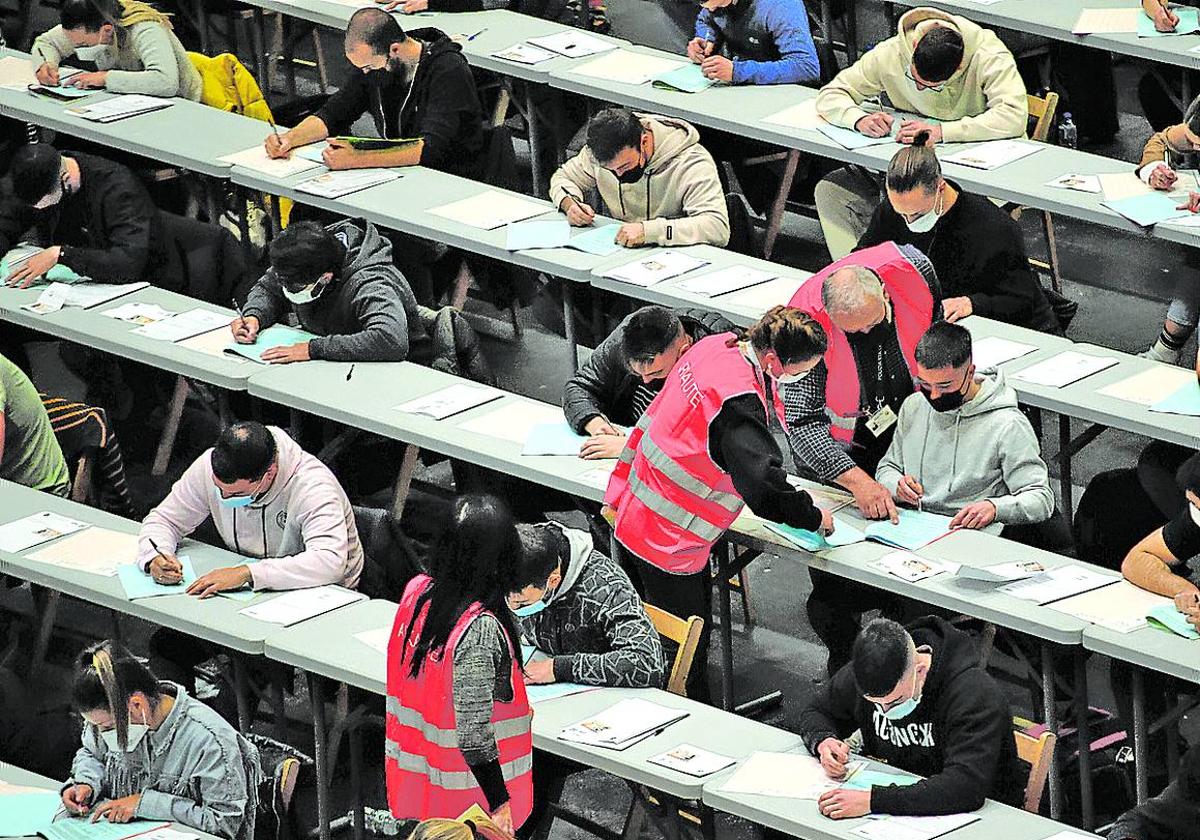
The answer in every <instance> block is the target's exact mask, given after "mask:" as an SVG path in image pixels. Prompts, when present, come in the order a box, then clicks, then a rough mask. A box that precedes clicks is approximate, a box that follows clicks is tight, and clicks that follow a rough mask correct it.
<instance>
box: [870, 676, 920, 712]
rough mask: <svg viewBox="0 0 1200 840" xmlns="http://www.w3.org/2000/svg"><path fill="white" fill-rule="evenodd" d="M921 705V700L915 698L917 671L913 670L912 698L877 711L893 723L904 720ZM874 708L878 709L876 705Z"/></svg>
mask: <svg viewBox="0 0 1200 840" xmlns="http://www.w3.org/2000/svg"><path fill="white" fill-rule="evenodd" d="M919 705H921V698H920V697H918V696H917V669H916V668H914V669H913V696H912V697H909V698H908V699H907V700H905V701H904V702H903V703H897V704H896V705H895V706H892V707H891V708H890V709H880V710H879V711H880V712H881V713H882V714H883V716H884V717H885V718H887V719H888V720H890V721H892V722H893V723H894V722H896V721H898V720H904V719H905V718H906V717H908V716H909V715H911V714H912V713H913V712H915V711H916V710H917V706H919ZM876 708H879V706H878V704H876Z"/></svg>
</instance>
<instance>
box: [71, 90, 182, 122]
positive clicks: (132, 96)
mask: <svg viewBox="0 0 1200 840" xmlns="http://www.w3.org/2000/svg"><path fill="white" fill-rule="evenodd" d="M174 104H175V103H174V102H172V101H171V100H170V99H162V98H160V97H157V96H143V95H142V94H140V93H127V94H123V95H121V96H114V97H112V98H111V99H105V100H104V101H103V102H93V103H91V104H90V105H76V106H75V107H73V108H68V109H67V113H68V114H73V115H74V116H77V117H82V118H83V119H85V120H88V121H90V122H98V123H111V122H116V121H117V120H123V119H125V118H127V117H136V116H138V115H139V114H148V113H150V112H151V111H161V110H162V109H163V108H170V107H171V106H172V105H174Z"/></svg>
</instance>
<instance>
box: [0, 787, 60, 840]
mask: <svg viewBox="0 0 1200 840" xmlns="http://www.w3.org/2000/svg"><path fill="white" fill-rule="evenodd" d="M61 806H62V799H61V798H60V797H59V795H58V794H57V793H56V792H55V791H52V790H46V791H39V790H32V789H21V790H19V791H14V792H12V793H9V792H0V837H33V836H34V835H35V834H37V833H38V832H39V831H41V830H42V829H43V828H45V827H46V826H48V825H50V823H52V822H53V821H54V815H55V814H57V813H58V809H59V808H60V807H61Z"/></svg>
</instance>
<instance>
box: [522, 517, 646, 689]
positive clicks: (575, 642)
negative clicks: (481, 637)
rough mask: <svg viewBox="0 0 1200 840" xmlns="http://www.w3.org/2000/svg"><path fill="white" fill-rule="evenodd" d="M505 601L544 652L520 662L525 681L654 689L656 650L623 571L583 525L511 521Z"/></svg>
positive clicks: (643, 612) (527, 636)
mask: <svg viewBox="0 0 1200 840" xmlns="http://www.w3.org/2000/svg"><path fill="white" fill-rule="evenodd" d="M517 533H518V535H519V536H520V538H521V553H520V555H519V556H517V557H513V558H511V561H510V565H509V570H508V580H509V583H508V587H509V593H508V606H509V609H511V610H512V611H513V613H514V614H515V615H516V616H517V622H518V624H519V625H520V628H521V635H522V637H523V638H524V639H525V641H526V642H528V643H529V644H532V645H533V646H534V647H536V648H537V649H538V650H540V651H542V652H543V653H547V654H549V655H550V657H551V658H549V659H542V660H539V661H536V662H526V663H525V682H527V683H552V682H576V683H583V684H585V685H603V686H614V687H624V688H661V687H662V684H663V677H664V672H665V668H664V664H663V649H662V642H661V640H660V639H659V635H658V631H657V630H655V629H654V625H653V624H651V623H650V618H649V616H647V615H646V610H645V608H643V606H642V601H641V599H640V598H639V597H638V594H637V592H636V591H634V588H633V584H632V583H631V582H630V580H629V576H628V575H627V574H625V572H624V571H623V570H622V569H621V567H620V566H618V565H617V564H616V563H614V562H613V561H612V560H610V559H609V558H608V557H606V556H604V555H603V554H601V553H600V552H598V551H596V550H595V549H594V548H593V547H592V538H591V537H590V536H589V535H588V534H587V532H585V531H577V530H575V529H573V528H564V527H562V526H561V525H559V524H558V523H555V522H546V523H543V524H540V525H524V524H522V525H518V526H517Z"/></svg>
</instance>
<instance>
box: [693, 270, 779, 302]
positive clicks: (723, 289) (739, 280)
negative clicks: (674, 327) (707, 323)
mask: <svg viewBox="0 0 1200 840" xmlns="http://www.w3.org/2000/svg"><path fill="white" fill-rule="evenodd" d="M778 276H779V275H777V274H775V273H774V272H772V271H764V270H762V269H761V268H751V267H750V266H745V265H731V266H728V267H727V268H722V269H718V270H717V271H714V272H712V273H711V274H702V275H701V276H699V277H692V278H690V279H688V280H684V281H683V282H681V283H680V284H679V285H678V287H677V288H678V289H679V290H680V291H681V292H688V293H689V294H693V295H703V296H704V297H716V296H717V295H725V294H729V293H730V292H737V291H741V290H742V289H745V288H748V287H750V286H757V285H758V284H759V283H766V282H767V281H768V280H774V279H775V278H776V277H778Z"/></svg>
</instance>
